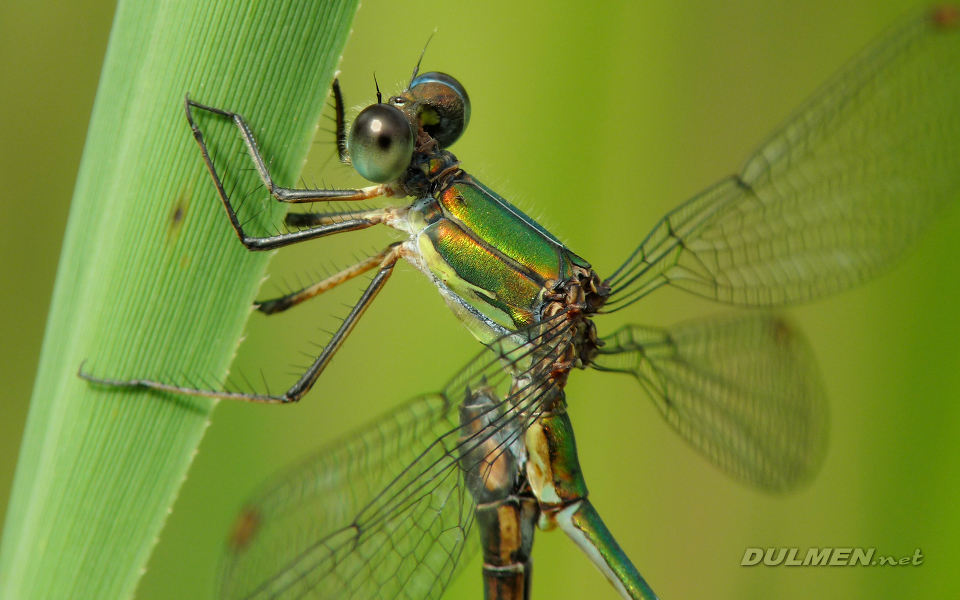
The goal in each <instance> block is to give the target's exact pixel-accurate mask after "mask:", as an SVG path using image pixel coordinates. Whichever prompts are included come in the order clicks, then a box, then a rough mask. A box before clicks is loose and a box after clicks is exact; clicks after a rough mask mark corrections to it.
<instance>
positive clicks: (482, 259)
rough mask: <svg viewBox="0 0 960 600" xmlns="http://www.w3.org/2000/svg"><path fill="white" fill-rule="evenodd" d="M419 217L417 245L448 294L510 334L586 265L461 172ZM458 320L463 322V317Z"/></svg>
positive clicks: (531, 319) (532, 319)
mask: <svg viewBox="0 0 960 600" xmlns="http://www.w3.org/2000/svg"><path fill="white" fill-rule="evenodd" d="M436 200H437V204H436V205H432V206H431V207H429V208H425V209H424V210H423V211H422V214H423V216H424V217H425V219H426V221H427V222H428V225H427V226H426V227H425V228H424V230H423V231H422V232H421V234H420V237H419V240H418V246H419V247H420V251H421V254H422V256H423V258H424V259H425V262H426V266H427V267H428V268H429V270H430V272H431V273H432V274H433V275H434V276H435V277H436V278H437V279H438V280H439V281H440V282H442V283H443V284H444V285H445V286H446V287H447V288H448V289H449V291H452V292H453V293H454V294H456V295H457V296H458V297H459V298H460V299H462V300H463V301H465V302H466V303H467V304H469V305H470V306H471V307H472V308H473V309H475V310H476V311H479V313H481V314H482V315H483V316H484V317H486V318H487V319H490V320H491V321H493V322H494V323H496V324H498V325H500V326H501V327H503V328H505V329H506V330H508V331H514V330H517V329H520V328H522V327H526V326H528V325H531V324H533V323H535V322H536V321H537V320H538V319H539V318H540V317H541V314H540V313H541V309H542V308H543V305H544V301H545V295H546V294H548V293H551V292H553V291H554V288H555V287H556V286H557V285H558V284H559V283H561V282H564V281H567V280H569V279H571V278H572V277H573V270H574V268H575V267H581V268H587V269H588V268H589V264H588V263H587V262H586V261H584V260H583V259H582V258H580V257H578V256H577V255H575V254H573V253H572V252H570V251H569V250H567V248H566V247H564V246H563V244H561V243H560V241H559V240H557V239H556V238H555V237H553V236H552V235H550V234H549V233H548V232H547V231H546V230H544V229H543V228H542V227H541V226H540V225H538V224H537V223H536V222H535V221H533V220H532V219H531V218H530V217H528V216H527V215H525V214H523V213H522V212H521V211H519V210H518V209H517V208H516V207H514V206H513V205H511V204H510V203H509V202H507V201H506V200H504V199H503V198H501V197H500V196H499V195H497V194H496V193H495V192H493V191H492V190H490V189H489V188H487V187H486V186H484V185H483V184H482V183H480V182H478V181H477V180H475V179H474V178H473V177H471V176H470V175H467V174H466V173H463V172H460V173H459V174H458V176H457V177H456V179H454V180H453V181H452V183H451V184H450V185H448V186H446V187H445V189H442V190H441V191H440V192H439V193H438V194H437V195H436ZM461 318H463V316H461Z"/></svg>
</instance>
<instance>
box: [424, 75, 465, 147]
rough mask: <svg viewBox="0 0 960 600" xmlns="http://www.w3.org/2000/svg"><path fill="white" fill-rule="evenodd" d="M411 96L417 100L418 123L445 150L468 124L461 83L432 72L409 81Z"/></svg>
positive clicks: (447, 76) (463, 90)
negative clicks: (419, 104) (418, 108)
mask: <svg viewBox="0 0 960 600" xmlns="http://www.w3.org/2000/svg"><path fill="white" fill-rule="evenodd" d="M410 93H411V94H412V95H413V96H414V97H418V98H420V103H421V108H420V114H419V117H420V123H421V124H422V126H423V130H424V131H426V132H427V133H429V134H430V137H432V138H433V139H435V140H436V141H437V143H438V144H440V147H441V148H448V147H449V146H450V145H451V144H453V143H454V142H455V141H457V139H459V138H460V135H461V134H463V132H464V130H465V129H466V128H467V124H469V123H470V96H468V95H467V90H466V89H464V87H463V86H462V85H460V82H459V81H457V80H456V79H454V78H453V77H451V76H449V75H447V74H446V73H439V72H437V71H433V72H430V73H424V74H422V75H418V76H417V77H415V78H414V79H413V81H411V82H410Z"/></svg>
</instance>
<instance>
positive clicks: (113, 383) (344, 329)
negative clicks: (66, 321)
mask: <svg viewBox="0 0 960 600" xmlns="http://www.w3.org/2000/svg"><path fill="white" fill-rule="evenodd" d="M383 254H384V255H385V256H384V257H383V260H382V261H381V262H380V271H379V272H378V273H377V274H376V275H375V276H374V278H373V279H372V280H371V281H370V285H368V286H367V289H366V290H365V291H364V292H363V295H362V296H361V297H360V300H359V301H358V302H357V303H356V305H354V307H353V309H351V310H350V314H348V315H347V317H346V319H344V320H343V323H341V324H340V327H339V328H338V329H337V331H336V332H334V334H333V337H332V338H331V339H330V342H329V343H328V344H327V345H326V346H325V347H324V349H323V351H322V352H321V353H320V356H318V357H317V359H316V360H315V361H314V362H313V364H312V365H310V368H309V369H307V371H306V372H305V373H304V374H303V375H302V376H301V377H300V379H298V380H297V382H296V383H294V384H293V385H292V386H291V387H290V389H288V390H287V391H286V392H284V393H283V394H282V395H280V396H273V395H270V394H252V393H251V394H247V393H243V392H226V391H215V390H201V389H195V388H191V387H187V386H179V385H173V384H169V383H163V382H160V381H152V380H149V379H131V380H127V381H123V380H118V379H106V378H102V377H95V376H94V375H91V374H90V373H86V372H84V370H83V365H82V364H81V365H80V370H79V371H78V373H77V375H79V376H80V377H81V378H83V379H86V380H87V381H89V382H91V383H96V384H100V385H106V386H110V387H124V388H145V389H151V390H158V391H162V392H173V393H176V394H186V395H189V396H203V397H206V398H221V399H225V400H243V401H246V402H259V403H266V404H287V403H290V402H297V401H298V400H300V398H302V397H303V396H304V394H306V393H307V392H308V391H310V388H312V387H313V384H314V383H316V381H317V378H318V377H320V374H321V373H322V372H323V370H324V369H325V368H326V366H327V365H328V364H329V363H330V360H331V359H332V358H333V355H334V354H336V353H337V350H339V349H340V346H342V345H343V342H344V340H345V339H346V338H347V336H349V335H350V332H352V331H353V328H354V327H355V326H356V324H357V322H358V321H359V320H360V317H362V316H363V313H365V312H366V311H367V308H369V307H370V305H371V304H372V303H373V300H374V299H375V298H376V297H377V294H379V293H380V290H381V289H383V286H384V285H385V284H386V282H387V279H389V278H390V275H391V274H392V273H393V267H394V266H396V264H397V261H398V260H400V258H401V257H403V256H404V255H405V250H404V247H403V243H402V242H397V243H395V244H391V245H390V246H389V247H388V249H387V251H386V252H385V253H383Z"/></svg>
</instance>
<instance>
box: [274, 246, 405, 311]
mask: <svg viewBox="0 0 960 600" xmlns="http://www.w3.org/2000/svg"><path fill="white" fill-rule="evenodd" d="M391 252H393V247H392V246H388V247H387V248H386V249H384V250H382V251H381V252H378V253H377V254H374V255H373V256H371V257H369V258H365V259H364V260H361V261H360V262H358V263H356V264H354V265H351V266H349V267H347V268H346V269H343V270H341V271H340V272H338V273H335V274H333V275H331V276H330V277H327V278H326V279H324V280H323V281H318V282H317V283H314V284H313V285H310V286H308V287H305V288H303V289H302V290H299V291H296V292H293V293H291V294H287V295H285V296H281V297H279V298H272V299H270V300H264V301H263V302H257V303H256V305H255V306H256V308H257V310H259V311H260V312H262V313H264V314H267V315H272V314H274V313H278V312H283V311H285V310H287V309H288V308H292V307H294V306H296V305H297V304H300V303H301V302H303V301H305V300H309V299H310V298H313V297H314V296H319V295H320V294H322V293H323V292H325V291H327V290H329V289H332V288H335V287H337V286H338V285H340V284H341V283H344V282H346V281H350V280H351V279H353V278H354V277H356V276H357V275H361V274H363V273H366V272H367V271H369V270H370V269H373V268H375V267H377V266H379V265H381V264H382V263H383V260H384V259H385V258H387V256H389V255H390V253H391Z"/></svg>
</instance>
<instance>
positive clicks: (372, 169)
mask: <svg viewBox="0 0 960 600" xmlns="http://www.w3.org/2000/svg"><path fill="white" fill-rule="evenodd" d="M347 149H348V150H349V152H350V159H351V160H352V161H353V168H355V169H356V170H357V173H360V175H361V176H362V177H363V178H364V179H368V180H370V181H372V182H374V183H387V182H389V181H393V180H394V179H396V178H398V177H400V175H402V174H403V172H404V171H406V170H407V167H409V166H410V160H411V159H412V158H413V131H412V130H411V129H410V122H409V121H408V120H407V117H406V116H404V114H403V111H401V110H400V109H399V108H397V107H395V106H390V105H389V104H372V105H370V106H368V107H366V108H365V109H363V110H362V111H360V114H359V115H357V118H356V120H355V121H354V122H353V126H351V127H350V137H349V139H348V140H347Z"/></svg>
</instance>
